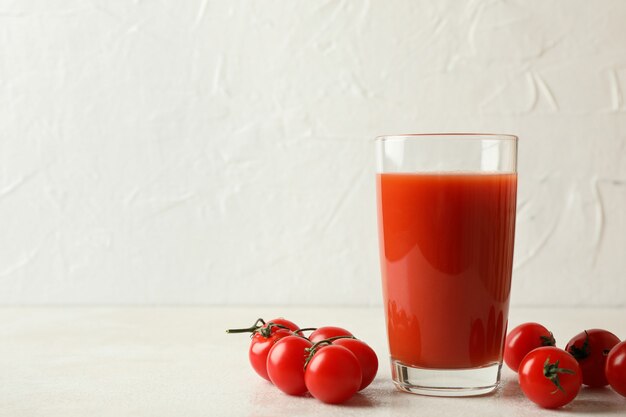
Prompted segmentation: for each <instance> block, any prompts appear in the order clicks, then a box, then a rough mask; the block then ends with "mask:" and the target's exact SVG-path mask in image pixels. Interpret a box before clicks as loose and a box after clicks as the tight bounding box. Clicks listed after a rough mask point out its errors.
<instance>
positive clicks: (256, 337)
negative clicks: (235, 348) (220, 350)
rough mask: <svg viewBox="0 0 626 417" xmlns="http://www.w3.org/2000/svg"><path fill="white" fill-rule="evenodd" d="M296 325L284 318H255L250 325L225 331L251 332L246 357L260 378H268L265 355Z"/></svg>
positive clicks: (296, 328) (289, 333) (296, 327)
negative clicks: (267, 319)
mask: <svg viewBox="0 0 626 417" xmlns="http://www.w3.org/2000/svg"><path fill="white" fill-rule="evenodd" d="M298 329H299V328H298V325H297V324H295V323H294V322H292V321H289V320H287V319H284V318H282V317H281V318H277V319H273V320H270V321H268V322H267V323H266V322H265V320H263V319H257V321H256V322H255V323H254V324H253V325H252V326H251V327H247V328H243V329H228V330H226V333H252V336H251V337H252V341H251V342H250V348H249V349H248V359H249V360H250V364H251V365H252V368H253V369H254V370H255V372H256V373H257V374H259V376H261V377H262V378H265V379H267V380H268V381H269V380H270V378H269V376H268V374H267V355H268V354H269V351H270V349H271V348H272V346H274V344H275V343H276V342H278V341H279V340H281V339H282V338H284V337H287V336H291V335H293V332H294V331H296V330H298Z"/></svg>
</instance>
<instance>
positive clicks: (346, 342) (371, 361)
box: [332, 339, 378, 391]
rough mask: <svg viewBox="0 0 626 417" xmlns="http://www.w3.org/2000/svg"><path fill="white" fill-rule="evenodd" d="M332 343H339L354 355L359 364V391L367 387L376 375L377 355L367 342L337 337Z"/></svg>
mask: <svg viewBox="0 0 626 417" xmlns="http://www.w3.org/2000/svg"><path fill="white" fill-rule="evenodd" d="M332 343H333V345H339V346H343V347H345V348H347V349H348V350H349V351H350V352H352V353H353V354H354V356H356V358H357V360H358V361H359V365H360V366H361V374H362V379H361V386H359V391H361V390H362V389H363V388H365V387H367V386H368V385H369V384H370V383H371V382H372V381H373V380H374V377H375V376H376V372H378V357H377V356H376V352H374V350H373V349H372V348H371V347H369V346H368V345H367V343H365V342H363V341H361V340H358V339H337V340H334V341H333V342H332Z"/></svg>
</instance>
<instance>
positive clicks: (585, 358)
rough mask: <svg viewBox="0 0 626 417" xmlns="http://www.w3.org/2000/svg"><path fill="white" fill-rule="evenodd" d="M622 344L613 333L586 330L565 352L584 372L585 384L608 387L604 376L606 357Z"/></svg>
mask: <svg viewBox="0 0 626 417" xmlns="http://www.w3.org/2000/svg"><path fill="white" fill-rule="evenodd" d="M619 342H620V340H619V338H618V337H617V336H615V335H614V334H613V333H611V332H609V331H606V330H602V329H591V330H585V331H584V332H582V333H579V334H577V335H576V336H574V337H573V338H572V340H570V341H569V343H567V346H565V350H567V351H568V352H569V353H571V354H572V355H573V356H574V357H575V358H576V360H577V361H578V364H579V365H580V369H582V371H583V384H585V385H589V386H590V387H603V386H605V385H608V383H609V381H607V380H606V375H604V368H605V366H606V357H607V355H608V354H609V351H610V350H611V349H612V348H613V346H615V345H616V344H618V343H619Z"/></svg>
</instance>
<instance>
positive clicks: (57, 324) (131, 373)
mask: <svg viewBox="0 0 626 417" xmlns="http://www.w3.org/2000/svg"><path fill="white" fill-rule="evenodd" d="M277 316H284V317H286V318H289V319H291V320H293V321H295V322H296V323H298V324H299V325H300V326H321V325H338V326H342V327H346V328H348V329H350V330H352V331H353V333H354V334H355V335H356V336H358V337H359V338H361V339H363V340H365V341H366V342H368V343H369V344H370V345H371V346H372V347H373V348H374V349H375V351H376V352H377V353H378V356H379V359H380V362H381V366H380V369H379V373H378V376H377V377H376V379H375V380H374V382H373V383H372V385H370V387H368V388H367V389H365V390H364V391H363V392H362V393H361V394H357V395H356V396H355V397H353V398H352V399H351V400H350V401H348V402H347V403H345V404H343V405H335V406H331V405H325V404H322V403H320V402H319V401H317V400H315V399H313V398H311V397H308V396H303V397H290V396H287V395H284V394H282V393H281V392H279V391H278V390H277V389H276V388H274V387H273V386H272V385H271V384H269V383H268V382H266V381H264V380H262V379H260V378H259V377H257V376H256V374H255V373H254V371H252V369H251V367H250V366H249V364H248V358H247V348H248V344H249V338H248V337H247V336H246V335H228V334H225V332H224V330H225V329H226V328H228V327H247V326H249V325H251V324H252V323H253V322H254V320H255V319H256V318H258V317H264V318H266V319H271V318H274V317H277ZM524 321H539V322H542V323H544V324H545V325H546V326H547V327H549V328H551V329H552V330H553V332H554V335H555V337H556V339H557V344H558V345H559V346H561V347H563V346H564V344H565V343H566V342H567V340H569V338H570V336H573V335H574V334H576V333H577V332H579V331H581V330H583V329H589V328H596V327H602V328H606V329H608V330H611V331H613V332H614V333H616V334H617V335H618V336H619V337H620V338H622V339H623V338H626V309H614V310H609V309H601V310H585V309H558V310H556V309H519V308H517V309H516V308H513V309H512V310H511V314H510V327H512V326H515V325H517V324H519V323H521V322H524ZM387 355H388V352H387V346H386V342H385V329H384V320H383V312H382V308H333V307H324V308H322V307H320V308H311V307H303V308H293V307H291V308H278V307H271V308H268V307H258V308H251V307H245V308H232V307H228V308H206V307H197V308H177V307H151V308H144V307H131V308H128V307H124V308H120V307H107V308H100V307H98V308H87V307H84V308H83V307H68V308H64V307H51V308H27V307H24V308H1V309H0V416H2V417H4V416H7V417H21V416H46V417H55V416H63V417H71V416H81V417H85V416H151V417H154V416H185V417H192V416H216V417H218V416H220V417H221V416H259V417H260V416H268V417H269V416H272V417H279V416H322V417H324V416H341V417H348V416H357V415H358V416H403V415H412V416H414V415H420V416H482V417H489V416H504V415H506V416H514V417H515V416H534V415H542V416H550V415H554V416H557V415H559V416H563V415H566V414H572V415H577V416H580V415H598V416H600V415H602V416H605V415H622V416H623V415H626V398H623V397H621V396H619V395H617V394H615V393H614V392H612V391H611V390H610V389H608V388H606V389H595V390H592V389H583V390H582V391H581V394H579V396H578V397H577V399H576V400H575V401H574V402H573V403H571V404H570V405H568V406H566V407H564V408H563V409H561V410H560V411H549V410H541V409H539V408H537V407H536V406H535V405H534V404H532V403H531V402H530V401H528V400H527V399H525V398H524V396H523V395H522V393H521V391H520V389H519V386H518V384H517V381H516V378H515V374H513V373H512V372H511V371H509V370H508V369H504V370H503V383H502V386H501V387H500V388H499V389H498V390H497V392H496V393H495V394H492V395H489V396H484V397H475V398H433V397H423V396H417V395H411V394H406V393H401V392H398V391H396V390H395V389H394V387H393V384H392V383H391V380H390V369H389V366H388V361H387Z"/></svg>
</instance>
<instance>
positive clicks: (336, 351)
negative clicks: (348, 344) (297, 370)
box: [304, 345, 361, 404]
mask: <svg viewBox="0 0 626 417" xmlns="http://www.w3.org/2000/svg"><path fill="white" fill-rule="evenodd" d="M304 381H305V384H306V387H307V389H308V390H309V392H310V393H311V395H313V396H314V397H315V398H317V399H318V400H320V401H323V402H325V403H328V404H339V403H342V402H344V401H346V400H348V399H349V398H350V397H352V396H353V395H354V394H355V393H356V392H357V391H358V390H359V387H360V386H361V365H360V364H359V360H358V359H357V358H356V356H354V354H353V353H352V352H350V350H348V349H347V348H345V347H343V346H338V345H328V346H323V347H321V348H319V349H318V350H317V351H316V352H315V354H314V355H313V358H312V359H311V360H310V361H309V363H308V364H307V366H306V371H305V373H304Z"/></svg>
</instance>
